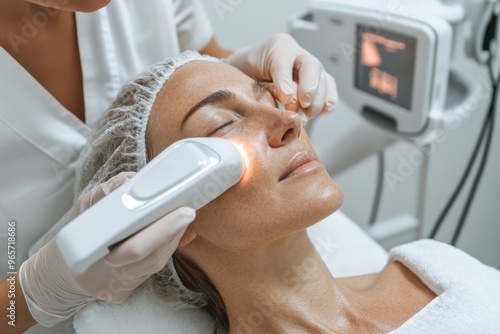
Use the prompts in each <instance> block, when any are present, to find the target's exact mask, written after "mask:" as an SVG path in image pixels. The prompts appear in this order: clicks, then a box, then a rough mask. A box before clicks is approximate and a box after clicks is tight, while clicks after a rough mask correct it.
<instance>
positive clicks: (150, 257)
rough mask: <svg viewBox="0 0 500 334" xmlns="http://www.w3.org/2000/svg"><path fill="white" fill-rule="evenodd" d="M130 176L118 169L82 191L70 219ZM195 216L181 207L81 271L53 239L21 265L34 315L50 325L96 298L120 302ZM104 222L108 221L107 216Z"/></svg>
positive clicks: (163, 259) (158, 265) (159, 264)
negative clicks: (71, 266)
mask: <svg viewBox="0 0 500 334" xmlns="http://www.w3.org/2000/svg"><path fill="white" fill-rule="evenodd" d="M133 175H135V173H121V174H119V175H117V176H115V177H113V178H111V179H110V180H109V181H107V182H105V183H103V184H101V185H99V186H97V187H95V188H94V189H92V190H91V191H89V192H88V193H87V194H85V195H83V196H82V197H81V198H80V199H79V200H78V201H77V202H76V203H75V205H74V206H73V208H72V211H71V214H70V215H69V221H71V220H73V219H74V218H75V217H77V216H78V215H79V214H80V213H82V212H83V211H85V210H86V209H88V208H89V207H90V206H92V205H93V204H95V203H96V202H97V201H99V200H100V199H102V198H103V197H104V196H106V195H108V194H109V193H111V192H112V191H113V190H114V189H116V188H118V187H119V186H120V185H122V184H123V183H125V182H126V181H127V180H129V179H130V178H131V177H132V176H133ZM194 218H195V211H194V210H193V209H191V208H187V207H183V208H179V209H177V210H175V211H173V212H171V213H170V214H168V215H166V216H165V217H163V218H161V219H159V220H158V221H156V222H155V223H153V224H151V225H149V226H148V227H146V228H145V229H143V230H141V231H140V232H138V233H136V234H135V235H133V236H132V237H130V238H129V239H127V240H125V241H124V242H122V243H121V244H119V245H118V246H116V247H115V248H114V249H113V250H112V251H111V252H110V253H109V254H108V255H106V256H105V257H104V258H103V259H101V260H99V261H98V262H96V263H95V264H93V265H92V266H90V267H89V268H88V269H87V270H86V271H85V272H83V273H75V272H73V271H71V270H70V269H69V268H68V267H67V265H66V263H65V261H64V259H63V257H62V255H61V254H60V252H59V249H58V248H57V246H56V243H55V238H53V239H52V240H51V241H50V242H49V243H47V244H46V245H45V246H43V247H42V248H41V249H40V250H39V251H38V252H36V253H35V254H33V255H32V256H31V257H30V258H29V259H28V260H26V261H25V262H24V263H23V264H22V265H21V268H20V269H19V278H20V279H19V281H20V283H21V287H22V290H23V292H24V296H25V298H26V302H27V303H28V307H29V309H30V312H31V314H32V316H33V318H34V319H35V320H36V321H37V322H38V323H40V324H42V325H44V326H46V327H50V326H53V325H55V324H57V323H58V322H61V321H63V320H65V319H67V318H69V317H70V316H72V315H73V314H74V313H75V312H77V311H78V310H79V309H80V308H82V307H84V306H85V305H87V304H88V303H90V302H92V301H94V300H96V299H102V300H107V301H109V302H112V303H121V302H123V301H124V300H125V299H126V298H127V297H128V296H129V295H130V294H131V293H132V291H133V290H134V289H135V288H136V287H138V286H139V285H140V284H141V283H143V282H144V281H145V280H146V279H147V278H148V277H149V276H151V275H152V274H154V273H156V272H158V271H160V270H161V269H162V268H163V267H164V266H165V265H166V263H167V261H168V260H169V259H170V257H171V255H172V254H173V252H174V251H175V250H176V248H177V246H178V244H179V241H180V239H181V237H182V236H183V234H184V232H185V231H186V228H187V227H188V225H189V224H190V223H191V222H192V221H193V220H194ZM102 223H103V224H106V218H105V217H103V222H102ZM70 224H71V222H70ZM95 233H99V231H95Z"/></svg>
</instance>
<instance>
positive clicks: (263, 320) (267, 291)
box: [199, 230, 353, 333]
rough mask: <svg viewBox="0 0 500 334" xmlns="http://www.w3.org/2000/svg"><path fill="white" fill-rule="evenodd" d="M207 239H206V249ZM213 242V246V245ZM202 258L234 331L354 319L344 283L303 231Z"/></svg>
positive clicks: (332, 324) (308, 327)
mask: <svg viewBox="0 0 500 334" xmlns="http://www.w3.org/2000/svg"><path fill="white" fill-rule="evenodd" d="M206 246H207V245H203V248H204V249H207V247H206ZM209 248H210V247H209ZM202 257H205V258H204V259H201V261H200V262H199V263H207V264H209V265H206V266H204V267H205V268H203V269H204V270H205V272H206V274H207V275H208V276H209V277H210V278H211V280H212V281H213V283H214V284H215V286H216V287H217V289H218V291H219V293H220V294H221V296H222V299H223V300H224V303H225V305H226V310H227V312H228V317H229V323H230V327H231V328H230V332H232V333H239V332H243V333H289V332H293V331H297V329H298V328H302V329H303V332H314V333H321V332H325V333H326V332H329V333H331V332H332V331H334V330H340V329H341V328H345V327H346V326H349V325H352V324H350V323H349V321H348V320H346V319H352V318H353V316H352V311H350V310H351V307H350V306H349V303H348V301H347V298H346V293H345V292H346V291H345V288H343V287H342V286H341V284H339V283H338V282H337V280H335V279H334V278H333V277H332V276H331V274H330V272H329V270H328V268H327V267H326V265H325V264H324V262H323V261H322V259H321V257H320V255H319V254H318V253H317V251H316V250H315V248H314V247H313V246H312V244H311V242H310V240H309V238H308V236H307V234H306V231H305V230H303V231H299V232H296V233H294V234H292V235H289V236H287V237H286V238H284V239H281V240H279V241H276V242H274V243H272V244H271V245H268V246H266V247H265V248H263V249H259V250H258V251H254V252H251V253H242V252H238V253H236V252H228V251H227V250H221V249H216V248H213V247H212V248H211V249H210V251H208V252H204V255H203V256H202Z"/></svg>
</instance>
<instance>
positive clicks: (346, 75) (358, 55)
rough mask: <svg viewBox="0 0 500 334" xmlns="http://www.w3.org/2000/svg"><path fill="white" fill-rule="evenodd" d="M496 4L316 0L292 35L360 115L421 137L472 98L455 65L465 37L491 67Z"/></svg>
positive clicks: (469, 50)
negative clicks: (468, 25)
mask: <svg viewBox="0 0 500 334" xmlns="http://www.w3.org/2000/svg"><path fill="white" fill-rule="evenodd" d="M495 2H496V1H486V0H484V1H483V0H463V1H437V0H419V1H410V0H349V1H345V0H312V1H310V2H309V7H308V9H307V10H306V11H304V12H302V13H299V14H298V15H296V16H295V17H294V18H293V19H292V20H291V21H290V32H291V34H292V35H293V36H294V37H295V39H296V40H297V41H298V42H299V44H301V45H302V46H303V47H304V48H305V49H307V50H308V51H310V52H311V53H312V54H314V55H315V56H316V57H318V59H319V60H320V61H321V62H322V63H323V65H324V66H325V68H326V69H327V70H328V71H329V72H330V73H332V74H333V75H334V77H335V79H336V81H337V86H338V90H339V95H340V96H341V97H342V100H343V102H345V103H347V104H348V105H349V107H350V108H351V109H352V110H353V111H355V112H356V113H359V114H360V115H361V116H362V117H363V118H364V119H366V120H368V121H369V122H371V123H374V124H376V125H378V126H380V127H382V128H384V129H386V130H389V131H393V132H395V133H397V134H399V135H403V136H406V137H412V138H415V137H419V136H422V135H423V134H425V133H429V132H430V131H432V130H433V129H435V128H439V127H441V128H443V127H444V128H446V122H447V120H450V119H451V118H452V117H451V116H452V115H450V114H451V113H453V112H456V110H457V108H456V107H457V105H458V104H460V103H463V102H464V101H465V100H466V97H467V94H469V93H471V92H469V91H468V90H467V87H466V84H465V83H464V81H465V80H463V78H460V74H459V73H457V72H451V71H450V64H451V62H452V57H453V56H454V55H456V54H457V53H459V52H458V51H459V50H458V48H457V45H456V44H457V41H463V40H464V39H466V40H467V45H466V48H465V50H464V51H465V53H466V56H468V57H473V58H476V59H477V60H478V61H479V62H481V63H486V61H487V59H488V55H489V53H488V51H489V50H490V47H492V46H491V45H490V42H491V40H493V37H494V35H495V33H496V32H497V30H498V22H496V21H495V22H493V23H492V22H491V19H492V13H493V11H494V8H495ZM466 19H470V21H471V22H472V28H471V29H470V34H471V36H469V37H467V36H466V34H465V33H464V29H462V28H463V27H462V25H461V24H462V23H463V22H465V21H466ZM499 46H500V43H497V45H493V47H494V48H496V49H498V47H499ZM497 53H498V52H497Z"/></svg>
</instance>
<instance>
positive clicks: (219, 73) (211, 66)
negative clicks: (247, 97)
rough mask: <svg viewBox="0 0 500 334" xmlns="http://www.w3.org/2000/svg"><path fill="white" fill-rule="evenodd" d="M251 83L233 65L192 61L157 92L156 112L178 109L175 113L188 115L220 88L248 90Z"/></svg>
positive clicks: (175, 73) (154, 106)
mask: <svg viewBox="0 0 500 334" xmlns="http://www.w3.org/2000/svg"><path fill="white" fill-rule="evenodd" d="M252 82H253V81H252V80H251V79H250V78H249V77H247V76H246V75H245V74H243V73H242V72H240V71H239V70H238V69H236V68H235V67H233V66H230V65H227V64H223V63H214V62H210V61H193V62H191V63H188V64H186V65H184V66H182V67H181V68H179V69H178V70H176V71H175V72H174V73H173V74H172V76H171V77H170V79H169V80H168V81H167V82H166V84H165V85H164V86H163V87H162V89H161V90H160V92H159V93H158V96H157V97H156V101H155V103H154V105H153V110H154V109H155V108H156V107H159V108H161V109H162V110H163V111H165V110H168V109H175V111H177V112H176V113H178V112H179V111H184V112H187V111H188V110H189V109H190V108H191V107H192V106H194V105H195V104H196V103H197V102H199V101H200V100H201V99H203V98H205V97H206V96H208V95H209V94H211V93H213V92H215V91H218V90H219V89H223V88H227V89H230V90H232V91H235V92H238V91H239V90H241V89H243V90H245V91H246V90H248V88H249V87H250V84H251V83H252ZM172 107H174V108H172ZM181 113H182V112H181ZM172 116H173V115H172Z"/></svg>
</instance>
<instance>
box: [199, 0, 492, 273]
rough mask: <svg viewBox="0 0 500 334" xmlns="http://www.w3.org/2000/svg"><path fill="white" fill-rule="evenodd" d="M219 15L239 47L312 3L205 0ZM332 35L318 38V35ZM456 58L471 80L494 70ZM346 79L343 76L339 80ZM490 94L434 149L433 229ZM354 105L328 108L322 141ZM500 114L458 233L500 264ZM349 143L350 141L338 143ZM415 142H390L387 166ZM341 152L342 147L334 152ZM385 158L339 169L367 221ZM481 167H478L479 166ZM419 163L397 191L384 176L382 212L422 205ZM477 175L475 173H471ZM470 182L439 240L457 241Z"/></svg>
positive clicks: (225, 39) (317, 135)
mask: <svg viewBox="0 0 500 334" xmlns="http://www.w3.org/2000/svg"><path fill="white" fill-rule="evenodd" d="M201 1H202V2H203V3H204V5H205V6H206V10H207V12H208V14H209V16H210V18H211V19H212V22H213V25H214V28H215V35H216V37H217V40H218V41H219V43H220V44H221V45H223V46H224V47H226V48H230V49H237V48H240V47H243V46H247V45H254V44H257V43H260V42H262V41H264V40H265V39H267V38H268V37H269V36H270V35H272V34H273V33H276V32H287V19H288V18H289V17H290V15H292V14H295V13H297V12H298V11H299V10H302V9H305V8H306V5H307V1H306V0H201ZM322 42H323V43H324V42H327V41H318V43H322ZM454 65H455V66H459V67H460V68H461V69H462V70H464V71H465V74H466V75H467V77H468V78H470V80H476V79H477V78H479V77H480V76H483V77H485V78H487V76H486V75H487V72H486V71H485V70H484V69H483V68H481V67H480V66H478V65H476V64H475V63H472V62H468V61H466V60H464V59H458V60H457V62H456V64H454ZM338 84H339V85H340V84H342V83H341V82H339V83H338ZM488 103H489V101H480V102H479V103H478V106H477V112H476V113H475V114H473V115H472V116H471V117H470V119H469V120H468V121H467V122H465V123H464V124H463V125H462V126H461V127H460V128H458V129H457V130H453V131H451V132H449V133H448V134H447V136H448V137H447V140H446V141H445V142H444V143H442V144H439V145H438V146H437V148H436V151H435V152H434V153H433V154H432V156H431V161H430V170H429V178H428V184H427V187H428V191H427V194H426V203H425V207H426V209H425V220H424V223H425V225H424V227H425V235H428V234H429V233H430V230H431V228H432V225H433V224H434V222H435V220H436V219H437V216H438V215H439V213H440V212H441V210H442V208H443V207H444V205H445V203H446V202H447V200H448V198H449V197H450V195H451V193H452V191H453V190H454V188H455V186H456V184H457V182H458V180H459V178H460V177H461V175H462V172H463V170H464V169H465V165H466V163H467V162H468V160H469V157H470V154H471V152H472V148H473V146H474V143H475V140H476V138H477V136H478V133H479V130H480V127H481V123H482V120H483V118H484V115H485V112H486V108H487V104H488ZM355 117H356V116H353V113H352V112H351V111H350V110H348V108H347V107H346V106H345V105H343V104H342V100H341V101H340V106H339V108H338V109H337V111H336V112H335V113H334V114H332V115H329V116H324V118H323V120H322V121H321V122H320V123H321V124H320V125H319V126H318V127H316V128H315V129H314V130H313V133H312V135H311V137H312V140H313V143H314V144H315V146H316V147H320V146H321V145H324V143H326V142H330V141H332V142H335V140H336V138H335V136H336V134H340V133H345V131H349V130H352V129H354V123H355V122H356V121H357V119H356V118H355ZM499 128H500V120H499V119H498V117H497V119H496V124H495V129H496V133H495V135H494V138H493V145H492V148H491V153H490V157H489V161H488V165H487V166H486V169H485V173H484V175H483V178H482V182H481V184H480V186H479V188H478V191H477V193H476V197H475V199H474V203H473V205H472V207H471V209H470V211H469V215H468V218H467V221H466V223H465V227H464V229H463V231H462V235H461V237H460V239H459V241H458V247H460V248H462V249H463V250H465V251H466V252H468V253H470V254H471V255H473V256H475V257H477V258H478V259H480V260H481V261H482V262H484V263H486V264H489V265H493V266H495V267H497V268H500V134H499V131H500V130H499ZM337 145H338V149H339V150H340V149H344V148H345V146H346V145H349V143H343V142H342V143H338V144H337ZM414 149H415V148H414V147H413V146H411V145H410V144H406V143H399V144H396V145H394V146H393V147H391V148H389V149H388V150H386V170H388V171H393V172H396V171H397V168H398V165H399V163H400V162H399V161H400V160H399V158H400V157H402V158H405V159H408V157H409V155H410V153H411V152H412V150H414ZM330 154H332V155H333V156H335V148H334V149H333V150H332V152H330ZM376 175H377V162H376V159H375V157H371V158H369V159H366V160H365V161H362V162H360V163H359V164H357V165H356V166H354V167H353V168H351V169H349V170H347V171H345V172H343V173H341V174H340V175H334V179H335V180H336V181H337V183H338V184H339V185H340V186H341V187H342V188H343V190H344V193H345V202H344V205H343V208H342V210H343V211H344V212H345V213H346V214H347V215H348V216H350V217H351V218H352V219H353V220H355V221H356V222H358V223H359V224H360V225H361V226H366V222H367V220H368V218H369V214H370V210H371V206H372V200H373V194H374V191H375V183H376ZM472 175H474V174H472ZM418 176H419V173H418V170H417V171H415V173H414V174H413V175H412V176H410V177H409V178H407V179H405V182H404V183H401V184H398V185H397V187H396V189H395V190H394V191H391V189H389V187H388V184H387V182H384V189H383V198H382V202H381V207H380V210H379V218H380V219H385V218H389V217H393V216H395V215H398V214H400V213H405V212H409V213H411V214H415V213H416V204H417V189H418V183H419V178H418ZM469 179H470V180H472V178H469ZM470 180H469V182H468V183H467V184H466V187H465V189H464V190H466V192H462V195H461V196H460V197H459V198H458V200H457V202H456V204H455V206H454V207H453V209H452V211H451V212H450V214H449V215H448V218H447V219H446V221H445V223H444V226H443V227H442V228H441V232H440V233H439V235H438V239H439V240H443V241H445V242H449V241H450V240H451V237H452V234H453V231H454V227H455V225H456V223H457V221H458V217H459V215H460V212H461V208H462V207H463V205H464V201H465V197H466V196H465V194H466V193H467V192H468V189H469V187H470V184H471V182H470Z"/></svg>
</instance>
